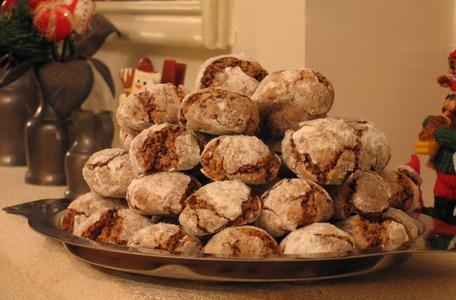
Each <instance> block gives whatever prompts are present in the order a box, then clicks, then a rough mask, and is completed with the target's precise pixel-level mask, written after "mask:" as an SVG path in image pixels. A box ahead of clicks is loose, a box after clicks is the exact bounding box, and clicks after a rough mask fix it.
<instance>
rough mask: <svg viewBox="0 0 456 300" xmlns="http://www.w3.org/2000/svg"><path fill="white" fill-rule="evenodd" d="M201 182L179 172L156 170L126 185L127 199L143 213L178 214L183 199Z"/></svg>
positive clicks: (199, 185)
mask: <svg viewBox="0 0 456 300" xmlns="http://www.w3.org/2000/svg"><path fill="white" fill-rule="evenodd" d="M200 187H201V184H200V183H199V182H198V181H197V180H196V179H195V178H193V177H191V176H188V175H185V174H183V173H179V172H158V173H154V174H150V175H144V176H140V177H138V178H136V179H133V181H132V182H131V183H130V185H129V186H128V190H127V201H128V204H129V206H130V207H131V208H133V209H136V210H138V212H139V213H140V214H144V215H178V214H179V213H180V212H181V210H182V207H183V202H184V200H185V199H186V198H187V197H188V196H190V194H192V193H193V192H194V191H195V190H197V189H198V188H200Z"/></svg>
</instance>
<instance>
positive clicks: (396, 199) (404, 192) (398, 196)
mask: <svg viewBox="0 0 456 300" xmlns="http://www.w3.org/2000/svg"><path fill="white" fill-rule="evenodd" d="M381 175H382V177H383V178H384V179H385V181H386V182H387V183H388V184H389V186H390V190H391V197H390V204H391V206H392V207H395V208H398V209H400V210H403V211H405V212H407V213H408V214H411V213H413V211H414V210H415V209H416V208H418V207H419V197H420V191H419V189H418V186H417V185H416V183H415V182H413V180H412V179H411V178H410V177H409V176H407V175H406V174H404V173H403V172H401V171H396V170H389V169H385V170H384V171H383V172H382V173H381Z"/></svg>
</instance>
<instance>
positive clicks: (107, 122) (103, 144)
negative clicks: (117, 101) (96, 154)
mask: <svg viewBox="0 0 456 300" xmlns="http://www.w3.org/2000/svg"><path fill="white" fill-rule="evenodd" d="M96 114H97V119H98V126H99V129H98V132H99V133H98V137H97V140H98V150H101V149H105V148H111V144H112V138H113V137H114V123H113V121H112V112H111V111H108V110H104V111H99V112H97V113H96Z"/></svg>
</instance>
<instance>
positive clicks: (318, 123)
mask: <svg viewBox="0 0 456 300" xmlns="http://www.w3.org/2000/svg"><path fill="white" fill-rule="evenodd" d="M360 156H361V140H360V138H359V137H358V136H357V135H356V132H355V130H354V129H353V128H351V127H350V126H348V125H347V124H346V123H345V122H344V121H342V120H338V119H332V118H324V119H316V120H311V121H306V122H303V123H301V127H300V128H299V129H298V130H295V131H294V130H289V131H287V133H286V134H285V137H284V139H283V141H282V159H283V160H284V162H285V163H286V165H287V166H288V168H289V169H290V170H291V171H293V172H294V173H295V174H296V175H298V177H302V178H307V179H310V180H312V181H314V182H317V183H319V184H322V185H337V184H342V183H344V182H345V181H346V180H347V179H348V177H350V176H351V175H352V174H353V173H354V172H355V171H357V170H358V169H359V158H360Z"/></svg>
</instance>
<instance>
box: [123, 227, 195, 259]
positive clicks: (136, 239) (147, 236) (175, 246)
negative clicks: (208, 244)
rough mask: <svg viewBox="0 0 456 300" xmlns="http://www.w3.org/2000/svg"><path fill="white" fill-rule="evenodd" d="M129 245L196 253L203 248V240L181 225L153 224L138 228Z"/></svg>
mask: <svg viewBox="0 0 456 300" xmlns="http://www.w3.org/2000/svg"><path fill="white" fill-rule="evenodd" d="M128 246H130V247H136V248H148V249H158V250H165V251H169V252H178V253H185V254H196V253H199V252H200V250H201V247H202V246H201V241H200V240H199V239H198V238H197V237H195V236H192V235H189V234H188V233H186V232H185V231H183V230H182V228H181V227H180V226H179V225H174V224H168V223H157V224H152V225H149V226H147V227H144V228H142V229H140V230H138V231H137V232H136V233H135V234H134V235H133V237H132V238H131V239H130V241H129V242H128Z"/></svg>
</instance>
